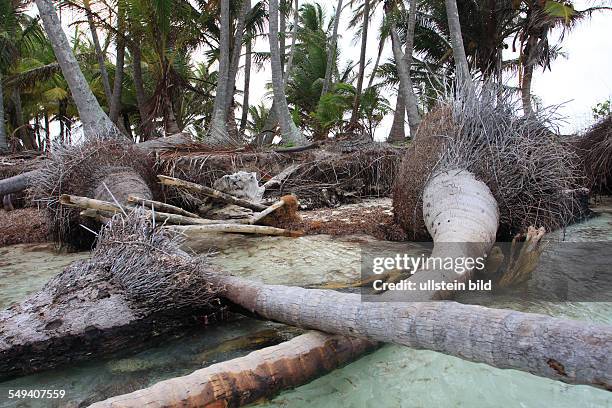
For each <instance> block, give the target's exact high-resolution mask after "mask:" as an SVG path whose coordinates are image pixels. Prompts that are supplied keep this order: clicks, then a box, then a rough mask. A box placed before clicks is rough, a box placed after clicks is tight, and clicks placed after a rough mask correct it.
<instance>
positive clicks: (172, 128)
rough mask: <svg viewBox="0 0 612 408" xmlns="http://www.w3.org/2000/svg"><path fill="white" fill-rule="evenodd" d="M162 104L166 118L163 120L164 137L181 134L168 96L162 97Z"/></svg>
mask: <svg viewBox="0 0 612 408" xmlns="http://www.w3.org/2000/svg"><path fill="white" fill-rule="evenodd" d="M164 103H165V105H166V118H165V122H166V123H165V129H164V130H165V132H166V135H175V134H177V133H181V127H180V126H179V124H178V121H177V120H176V116H175V115H174V107H173V106H172V100H171V99H170V95H168V94H167V93H166V95H165V96H164Z"/></svg>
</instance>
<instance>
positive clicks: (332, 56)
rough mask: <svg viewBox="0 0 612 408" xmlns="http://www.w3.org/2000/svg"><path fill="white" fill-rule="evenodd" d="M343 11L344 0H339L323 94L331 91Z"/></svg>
mask: <svg viewBox="0 0 612 408" xmlns="http://www.w3.org/2000/svg"><path fill="white" fill-rule="evenodd" d="M341 12H342V0H338V5H337V6H336V16H335V17H334V29H333V31H332V37H331V44H330V47H329V50H327V63H326V65H325V79H324V81H323V89H322V90H321V96H323V95H325V94H326V93H327V92H329V89H330V88H331V85H332V83H331V82H332V71H333V65H334V61H335V59H336V50H337V47H338V27H339V26H340V13H341Z"/></svg>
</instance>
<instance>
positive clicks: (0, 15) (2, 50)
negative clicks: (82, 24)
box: [0, 0, 44, 151]
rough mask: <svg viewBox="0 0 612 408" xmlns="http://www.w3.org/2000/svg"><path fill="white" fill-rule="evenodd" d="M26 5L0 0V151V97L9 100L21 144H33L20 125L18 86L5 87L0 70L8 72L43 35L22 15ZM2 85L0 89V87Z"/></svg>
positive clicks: (1, 120)
mask: <svg viewBox="0 0 612 408" xmlns="http://www.w3.org/2000/svg"><path fill="white" fill-rule="evenodd" d="M26 10H27V4H26V3H20V2H13V1H9V0H0V151H8V149H9V146H8V140H7V128H6V124H5V109H4V96H5V95H6V96H7V99H9V100H10V101H11V104H12V107H13V109H12V112H13V114H12V117H13V121H14V124H15V126H14V128H15V129H16V133H17V134H18V135H19V137H20V139H21V140H22V143H23V144H24V147H25V148H26V149H32V148H33V147H34V145H33V142H32V140H31V135H30V134H29V133H28V131H27V129H26V126H25V124H24V118H23V110H22V101H21V94H20V91H19V89H18V88H15V87H12V89H10V90H9V89H7V87H6V84H5V83H4V81H3V74H2V71H5V73H8V74H10V71H11V69H13V68H14V67H16V66H17V65H19V63H20V62H21V61H22V60H23V59H24V57H25V56H26V55H28V54H31V50H32V48H33V47H34V46H35V44H36V43H38V42H40V41H42V38H43V36H44V35H43V34H42V30H41V29H40V26H39V25H38V20H37V19H34V18H32V17H30V16H28V15H27V14H26ZM1 88H4V89H1Z"/></svg>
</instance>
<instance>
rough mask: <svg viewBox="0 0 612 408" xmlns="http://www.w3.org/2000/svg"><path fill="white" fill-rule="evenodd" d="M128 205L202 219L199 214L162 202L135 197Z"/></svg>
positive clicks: (130, 199)
mask: <svg viewBox="0 0 612 408" xmlns="http://www.w3.org/2000/svg"><path fill="white" fill-rule="evenodd" d="M128 203H130V204H135V205H143V206H146V207H148V208H153V209H155V210H156V211H161V212H166V213H170V214H178V215H183V216H185V217H192V218H201V217H200V216H199V215H198V214H194V213H192V212H189V211H187V210H184V209H182V208H181V207H177V206H175V205H172V204H167V203H162V202H160V201H154V200H148V199H146V198H142V197H136V196H133V195H131V196H129V197H128Z"/></svg>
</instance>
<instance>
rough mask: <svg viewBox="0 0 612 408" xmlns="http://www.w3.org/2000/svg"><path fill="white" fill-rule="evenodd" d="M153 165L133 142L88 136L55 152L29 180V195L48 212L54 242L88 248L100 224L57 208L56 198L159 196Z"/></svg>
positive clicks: (125, 199)
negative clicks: (76, 143) (82, 141)
mask: <svg viewBox="0 0 612 408" xmlns="http://www.w3.org/2000/svg"><path fill="white" fill-rule="evenodd" d="M153 166H154V163H153V160H152V158H151V157H150V156H149V155H148V153H147V152H146V151H143V150H142V149H140V148H136V147H135V145H133V144H126V143H124V142H122V141H117V140H113V139H98V138H90V139H89V140H88V141H86V142H85V143H83V144H80V145H77V146H68V147H61V148H56V149H55V150H54V151H53V152H52V153H51V155H50V157H49V158H48V159H47V160H45V162H44V163H43V164H42V166H41V167H40V168H39V169H38V170H36V172H35V173H34V175H33V176H31V181H32V185H31V187H30V188H29V194H30V195H31V197H32V199H33V201H34V202H35V203H37V204H38V205H39V206H41V207H42V208H43V209H45V210H46V211H47V213H48V217H49V219H50V220H51V225H52V228H51V232H52V235H53V239H54V240H55V241H57V242H61V243H65V244H69V245H71V246H73V247H76V248H84V249H89V248H91V247H92V245H93V242H94V240H95V235H94V234H92V233H91V230H93V231H97V230H98V229H99V223H97V222H93V221H87V219H83V218H82V217H81V216H80V211H79V210H75V209H71V208H68V207H66V206H63V205H61V196H62V195H63V194H69V195H75V196H84V197H90V198H92V199H96V200H102V201H107V202H114V203H116V204H125V203H127V202H128V197H129V196H130V195H138V196H139V197H142V198H146V199H153V198H155V197H156V196H158V195H159V193H158V192H159V189H158V187H157V183H156V182H155V173H154V172H153ZM81 225H85V227H87V228H82V227H81ZM88 229H89V230H88Z"/></svg>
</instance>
